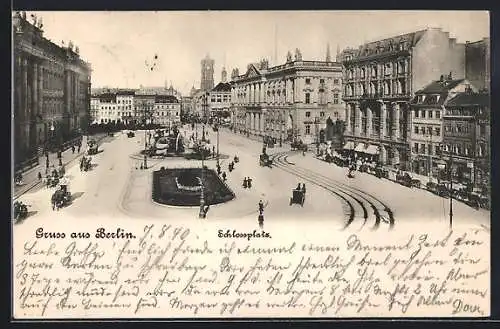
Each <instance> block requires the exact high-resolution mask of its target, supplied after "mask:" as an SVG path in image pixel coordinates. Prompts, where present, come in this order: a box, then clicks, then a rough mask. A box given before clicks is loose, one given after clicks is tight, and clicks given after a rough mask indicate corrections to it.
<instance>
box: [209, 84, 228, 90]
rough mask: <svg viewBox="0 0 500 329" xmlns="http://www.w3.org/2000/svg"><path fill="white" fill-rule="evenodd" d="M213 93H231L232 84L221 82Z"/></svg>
mask: <svg viewBox="0 0 500 329" xmlns="http://www.w3.org/2000/svg"><path fill="white" fill-rule="evenodd" d="M212 91H231V84H230V83H228V82H219V83H218V84H217V86H215V87H214V88H213V89H212Z"/></svg>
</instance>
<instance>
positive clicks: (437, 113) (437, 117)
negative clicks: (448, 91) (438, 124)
mask: <svg viewBox="0 0 500 329" xmlns="http://www.w3.org/2000/svg"><path fill="white" fill-rule="evenodd" d="M439 118H441V111H436V119H439Z"/></svg>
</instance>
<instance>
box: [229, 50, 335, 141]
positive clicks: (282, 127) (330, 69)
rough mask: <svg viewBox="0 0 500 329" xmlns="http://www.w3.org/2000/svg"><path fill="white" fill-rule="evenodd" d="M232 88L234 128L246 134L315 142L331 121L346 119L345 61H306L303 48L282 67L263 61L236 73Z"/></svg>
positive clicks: (288, 56)
mask: <svg viewBox="0 0 500 329" xmlns="http://www.w3.org/2000/svg"><path fill="white" fill-rule="evenodd" d="M231 89H232V95H231V102H232V107H231V116H232V122H233V127H234V129H235V130H236V131H239V132H241V133H245V134H247V135H249V134H252V135H256V136H270V137H272V138H275V139H276V140H289V141H291V140H302V141H303V142H305V143H313V142H316V141H319V139H320V136H325V134H324V129H325V128H326V123H327V122H332V121H335V120H336V119H343V116H342V113H343V111H344V106H343V104H342V65H341V64H339V63H336V62H330V61H324V62H322V61H305V60H302V55H301V53H300V51H299V50H298V49H297V50H296V52H295V59H292V55H291V53H290V52H288V55H287V60H286V63H285V64H283V65H278V66H275V67H269V66H268V62H267V60H262V61H261V62H260V63H254V64H249V65H248V67H247V71H246V73H245V74H243V75H239V72H238V71H237V70H235V71H233V74H232V82H231ZM328 118H330V119H331V120H329V121H328ZM322 131H323V133H321V132H322Z"/></svg>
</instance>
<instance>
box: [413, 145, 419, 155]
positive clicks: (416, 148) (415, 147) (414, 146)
mask: <svg viewBox="0 0 500 329" xmlns="http://www.w3.org/2000/svg"><path fill="white" fill-rule="evenodd" d="M413 151H414V152H415V153H418V143H415V144H413Z"/></svg>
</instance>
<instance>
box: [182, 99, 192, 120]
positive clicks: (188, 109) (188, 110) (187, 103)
mask: <svg viewBox="0 0 500 329" xmlns="http://www.w3.org/2000/svg"><path fill="white" fill-rule="evenodd" d="M192 114H193V98H192V97H191V96H182V97H181V118H182V119H183V120H187V118H188V117H189V116H190V115H192Z"/></svg>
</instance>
